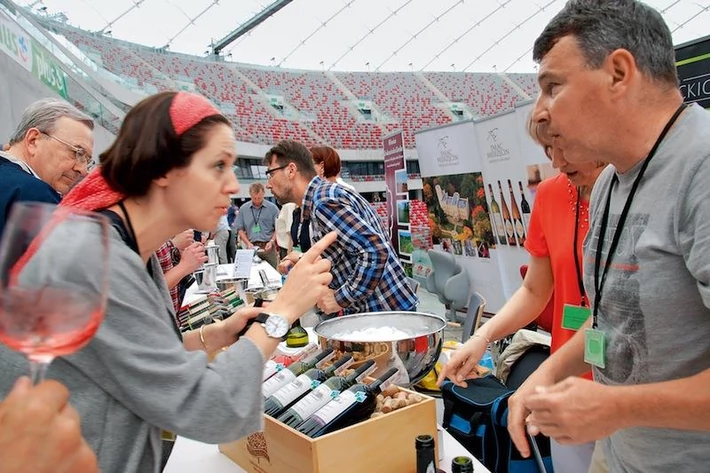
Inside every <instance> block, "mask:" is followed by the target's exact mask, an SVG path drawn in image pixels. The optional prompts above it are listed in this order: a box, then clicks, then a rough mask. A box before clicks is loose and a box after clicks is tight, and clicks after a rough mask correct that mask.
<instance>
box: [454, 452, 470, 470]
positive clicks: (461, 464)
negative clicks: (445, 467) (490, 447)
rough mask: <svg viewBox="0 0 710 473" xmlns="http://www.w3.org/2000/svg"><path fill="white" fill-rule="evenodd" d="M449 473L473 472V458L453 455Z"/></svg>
mask: <svg viewBox="0 0 710 473" xmlns="http://www.w3.org/2000/svg"><path fill="white" fill-rule="evenodd" d="M451 473H473V460H471V458H470V457H467V456H460V457H454V459H453V460H451Z"/></svg>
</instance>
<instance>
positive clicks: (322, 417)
mask: <svg viewBox="0 0 710 473" xmlns="http://www.w3.org/2000/svg"><path fill="white" fill-rule="evenodd" d="M398 371H399V370H398V369H397V368H390V369H389V370H387V371H386V372H385V374H383V375H382V376H380V377H379V378H377V379H376V380H374V381H373V382H372V383H370V384H369V385H368V384H362V383H357V384H355V385H353V386H351V387H350V388H348V389H346V390H345V391H343V392H342V393H340V395H339V396H338V397H336V398H335V399H333V400H332V401H330V402H329V403H328V404H326V405H325V406H323V407H321V408H320V409H318V411H317V412H316V413H315V414H313V415H312V416H311V418H310V419H308V420H307V421H305V422H304V423H303V424H302V425H300V426H299V427H298V430H299V431H301V433H304V434H306V435H308V436H309V437H311V438H316V437H320V436H321V435H325V434H327V433H330V432H333V431H335V430H338V429H341V428H343V427H348V426H350V425H353V424H356V423H358V422H360V421H362V420H365V419H367V418H368V417H369V416H370V414H372V413H373V412H374V410H375V406H376V403H377V402H376V401H377V395H378V394H380V393H381V392H382V390H383V389H384V388H385V387H386V384H387V381H389V380H390V379H391V378H392V377H393V376H394V375H396V374H397V372H398Z"/></svg>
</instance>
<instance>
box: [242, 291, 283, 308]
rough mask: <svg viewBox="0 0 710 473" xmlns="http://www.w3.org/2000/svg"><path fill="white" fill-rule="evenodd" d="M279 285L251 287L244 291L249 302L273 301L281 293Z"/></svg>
mask: <svg viewBox="0 0 710 473" xmlns="http://www.w3.org/2000/svg"><path fill="white" fill-rule="evenodd" d="M279 289H280V288H278V287H266V288H264V287H258V288H257V287H250V288H248V289H247V290H245V291H244V295H245V296H246V299H245V301H246V302H247V304H252V303H254V302H256V301H262V302H273V301H275V300H276V296H277V295H278V293H279Z"/></svg>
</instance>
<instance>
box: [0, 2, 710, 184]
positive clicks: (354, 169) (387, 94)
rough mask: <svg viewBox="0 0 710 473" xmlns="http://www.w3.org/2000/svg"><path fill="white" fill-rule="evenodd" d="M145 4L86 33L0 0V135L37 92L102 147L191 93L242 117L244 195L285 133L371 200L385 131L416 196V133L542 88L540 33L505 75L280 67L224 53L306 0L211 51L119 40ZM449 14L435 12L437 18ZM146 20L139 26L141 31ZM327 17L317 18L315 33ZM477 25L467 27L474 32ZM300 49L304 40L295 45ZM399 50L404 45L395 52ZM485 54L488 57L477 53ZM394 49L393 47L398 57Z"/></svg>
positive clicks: (279, 8) (495, 109)
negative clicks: (79, 115)
mask: <svg viewBox="0 0 710 473" xmlns="http://www.w3.org/2000/svg"><path fill="white" fill-rule="evenodd" d="M146 1H147V2H149V3H150V2H151V0H142V1H132V2H128V4H127V7H126V11H125V12H123V13H122V14H121V15H119V16H118V17H117V18H115V19H114V20H109V21H107V22H106V24H105V25H104V26H103V28H101V29H94V30H92V31H89V30H87V29H81V28H78V27H76V26H73V22H72V21H71V12H69V13H67V12H63V11H58V12H55V13H51V12H50V11H49V9H48V8H47V7H46V6H44V3H49V2H42V1H33V2H24V5H22V6H18V5H17V4H15V3H13V2H11V1H9V0H0V20H2V24H0V27H1V29H0V37H1V39H2V43H3V44H4V48H3V49H2V51H3V53H4V54H0V67H2V69H3V70H4V71H5V72H4V73H3V83H5V84H6V86H5V88H6V89H8V90H6V91H5V93H4V94H2V91H0V94H2V95H0V98H2V99H4V100H7V101H8V102H9V103H10V105H11V106H10V110H9V111H8V110H6V111H5V112H2V113H3V117H2V120H1V121H0V123H1V124H0V128H2V129H1V130H0V131H2V132H3V136H6V135H8V134H9V132H10V131H11V130H10V128H11V125H12V123H14V120H13V118H14V119H15V120H16V117H17V116H19V112H20V111H21V108H22V107H24V106H25V105H26V104H27V103H29V102H30V101H31V100H34V99H37V98H39V97H42V96H47V95H49V94H50V93H55V94H59V95H60V96H63V97H64V98H66V99H67V100H69V101H70V102H71V103H73V104H74V105H76V106H77V107H79V108H80V109H82V110H84V111H86V112H88V113H90V114H91V115H92V116H93V117H95V118H96V120H97V123H98V124H99V125H100V127H99V129H98V130H97V133H96V142H97V145H96V149H97V151H100V150H101V149H103V148H104V147H105V146H106V145H107V144H108V143H109V142H110V141H111V139H112V138H113V136H114V134H115V133H116V131H117V129H118V126H119V125H120V122H121V120H122V118H123V116H125V113H126V111H127V110H128V109H129V108H130V107H131V106H132V105H133V104H135V103H136V102H137V101H139V100H140V99H141V98H142V97H144V96H146V95H148V94H151V93H155V92H158V91H163V90H175V89H180V90H189V91H195V92H199V93H201V94H203V95H205V96H206V97H208V98H209V99H210V100H212V101H213V102H214V103H215V104H217V105H218V106H219V108H220V109H221V110H222V112H223V113H224V114H225V115H226V116H227V117H228V118H229V119H230V120H231V121H232V123H233V126H234V131H235V133H236V136H237V139H238V140H239V149H238V152H239V155H240V158H239V160H238V162H237V164H236V166H235V172H236V174H237V176H238V177H239V178H240V181H241V182H242V183H243V184H247V185H242V186H241V191H240V196H245V195H246V193H247V188H248V183H249V182H252V181H254V180H261V181H264V180H265V175H264V167H263V166H262V158H263V156H264V154H265V152H266V151H267V150H268V148H269V147H270V146H271V145H273V144H274V143H276V142H277V141H279V140H282V139H296V140H299V141H302V142H303V143H305V144H306V145H317V144H326V145H329V146H332V147H333V148H335V149H337V150H338V152H339V154H340V155H341V157H342V158H343V177H344V179H345V180H346V181H350V182H352V183H353V184H354V185H355V187H356V189H357V190H358V191H360V192H361V193H363V194H364V195H366V196H369V197H372V196H374V194H375V193H379V192H382V191H383V190H384V187H385V186H384V169H383V164H384V163H383V152H382V138H383V136H386V135H387V134H389V133H390V132H392V131H395V130H399V129H401V130H403V132H404V141H405V148H406V150H405V156H406V159H407V171H408V174H409V179H410V181H409V189H410V191H411V192H413V193H414V194H417V193H418V190H419V189H421V179H420V177H419V165H418V161H417V155H416V150H415V149H414V133H415V132H417V131H420V130H423V129H427V128H431V127H435V126H439V125H444V124H447V123H450V122H453V121H456V120H470V119H480V118H483V117H486V116H490V115H493V114H496V113H499V112H502V111H505V110H508V109H510V108H511V107H514V106H515V104H516V103H518V102H520V101H525V100H530V99H531V98H533V97H534V96H535V95H536V93H537V90H538V89H537V82H536V79H535V73H534V71H529V72H512V71H513V70H514V69H515V67H513V66H515V64H516V63H517V62H520V60H521V58H523V57H527V56H529V55H530V52H529V51H530V47H531V41H532V39H533V38H534V35H533V36H531V37H530V38H528V42H527V43H524V44H523V46H524V48H527V50H526V51H525V50H524V52H523V53H522V54H519V53H520V51H516V55H515V56H513V61H512V62H511V63H510V65H509V66H508V67H506V68H505V69H504V70H501V71H500V72H498V71H497V70H496V66H495V65H494V66H493V69H494V70H493V71H490V72H469V69H470V68H471V67H475V65H476V62H475V61H472V62H471V63H469V64H468V66H466V68H462V70H453V69H456V68H455V67H453V66H455V64H451V66H452V71H446V72H442V71H437V70H432V69H429V68H421V69H416V70H415V68H414V67H413V64H412V62H410V63H409V64H408V65H409V66H410V70H409V71H401V70H400V71H385V70H384V68H382V67H379V66H378V67H377V68H376V69H377V70H374V71H373V70H368V71H344V70H340V69H339V68H338V67H333V66H337V64H338V62H339V61H340V60H341V59H342V58H343V57H345V56H346V55H343V56H341V57H340V58H338V60H336V61H334V62H333V66H331V67H328V68H326V67H325V65H323V61H321V62H320V64H321V65H323V67H322V68H321V69H320V70H319V69H315V68H312V69H297V68H294V67H291V66H290V63H289V64H282V65H276V64H273V61H272V64H270V65H256V64H246V63H243V62H236V61H234V60H233V59H234V58H233V53H234V51H236V50H238V48H240V47H245V46H244V43H242V44H241V46H240V45H239V44H237V46H231V47H232V49H231V51H232V52H230V53H226V51H228V50H229V47H230V45H233V44H234V42H235V41H237V43H238V41H239V40H240V38H241V39H243V38H245V37H247V36H249V35H251V34H252V33H253V32H254V31H256V30H257V29H258V28H263V27H264V25H266V24H268V23H269V22H271V21H275V20H274V18H275V17H276V16H279V15H288V14H294V12H295V11H296V10H297V9H298V8H299V4H301V5H303V4H307V3H308V1H306V0H303V2H300V1H298V0H296V1H292V0H277V1H275V2H273V3H271V4H269V5H266V6H264V7H263V9H261V10H260V11H258V12H256V13H255V14H253V15H251V16H248V17H246V18H245V19H244V20H243V21H242V22H241V24H239V25H238V27H236V29H233V30H232V31H229V32H228V33H227V34H226V35H225V36H224V37H222V38H221V39H219V40H217V41H214V40H212V41H211V42H210V44H209V47H208V48H207V50H206V51H205V54H204V55H197V54H184V53H180V52H175V50H174V49H175V48H172V47H171V43H167V44H165V45H162V46H157V47H156V46H149V45H141V44H137V43H135V42H129V41H126V40H124V39H118V38H115V37H114V35H113V34H112V32H111V28H112V27H113V28H115V27H116V25H118V24H119V23H120V22H121V21H122V19H123V18H124V17H126V18H127V17H128V16H130V14H131V13H132V12H134V10H136V9H137V8H139V7H140V6H141V4H143V3H145V2H146ZM164 1H165V2H166V3H170V2H168V1H167V0H164ZM332 1H333V2H340V3H343V4H344V5H346V6H348V7H350V6H351V5H352V4H354V3H357V2H354V0H350V1H348V2H346V1H345V0H332ZM363 2H364V3H367V1H366V0H363V1H362V2H360V3H363ZM87 3H90V2H87ZM104 3H105V2H104ZM197 3H200V2H197ZM202 3H204V6H205V8H204V10H201V13H200V15H196V16H194V17H191V16H189V15H188V20H189V21H188V22H187V24H186V25H185V26H184V28H182V29H180V30H179V32H178V34H177V35H175V36H173V37H172V38H171V40H175V39H176V38H178V37H179V35H180V34H181V33H182V32H183V31H185V30H186V29H188V28H189V27H190V26H191V25H195V22H196V21H199V19H200V17H201V16H203V15H204V14H205V13H207V12H209V11H210V9H211V8H212V7H216V5H217V4H219V2H218V1H205V2H202ZM400 3H402V6H401V7H399V8H398V9H397V10H390V14H389V15H385V16H384V17H383V19H382V20H381V21H380V23H378V25H382V24H385V23H387V22H388V21H394V20H393V18H394V17H395V16H396V15H397V14H398V13H400V11H401V10H403V9H404V8H405V6H406V5H407V4H408V3H411V0H410V1H407V2H400ZM445 3H449V4H451V7H447V8H448V9H447V10H446V13H450V11H452V9H454V7H457V6H459V5H462V4H464V2H463V1H449V2H445ZM483 3H486V2H483ZM491 3H492V4H496V5H497V7H495V6H494V7H492V9H491V13H489V16H490V15H493V14H498V13H499V11H500V10H501V9H502V8H503V7H505V6H507V5H508V4H510V3H511V0H498V1H495V2H493V1H491ZM513 3H514V4H515V3H517V4H518V5H527V8H531V10H530V12H529V13H526V14H524V15H523V17H522V18H521V19H519V20H516V21H517V24H516V25H515V24H514V26H517V29H520V28H522V27H524V26H530V25H529V23H530V22H531V20H532V19H533V18H537V19H538V20H539V19H540V18H538V17H540V16H544V17H546V18H549V17H550V16H551V15H552V14H554V12H555V11H556V10H555V8H556V9H559V8H561V6H562V5H563V2H561V1H556V0H553V1H549V2H547V3H545V4H537V3H534V2H533V3H534V7H530V5H531V4H530V3H528V2H525V3H523V2H513ZM666 3H668V4H669V6H668V8H667V9H666V11H663V13H666V12H667V11H668V10H669V9H670V8H671V7H673V5H672V4H678V3H680V2H677V1H676V2H666ZM510 6H514V5H510ZM442 8H443V7H442ZM462 8H463V7H462ZM699 8H700V10H699V11H700V13H699V14H696V15H694V16H692V17H691V18H690V19H686V20H683V19H679V20H675V21H676V24H681V25H688V24H690V23H691V21H697V19H698V17H699V16H700V17H702V16H705V15H706V13H707V11H708V6H705V7H703V6H702V5H699ZM289 10H291V12H289ZM343 10H344V9H343ZM339 14H340V15H346V14H347V12H345V13H343V11H342V10H341V11H339ZM525 15H527V16H525ZM442 17H443V15H440V16H439V17H436V16H435V15H434V18H435V20H436V21H439V20H440V19H441V18H442ZM331 20H332V18H331ZM125 21H128V19H126V20H125ZM143 21H145V19H144V20H143ZM156 21H157V20H156ZM148 22H150V20H148ZM145 24H146V23H142V25H143V27H145ZM432 24H433V23H432ZM543 24H544V23H543ZM324 25H325V23H324V24H323V25H322V26H318V27H317V28H316V29H315V30H314V33H313V34H315V33H317V32H318V31H319V30H320V29H322V27H323V26H324ZM430 26H431V25H430ZM430 26H428V27H427V28H424V29H423V30H420V31H418V32H415V34H414V35H413V36H412V33H411V32H410V33H409V36H410V40H409V41H412V38H416V37H417V35H418V34H422V33H424V32H426V30H428V29H429V28H430ZM464 26H465V25H464ZM477 26H478V25H477V24H474V25H469V27H468V32H470V31H471V30H472V29H475V27H477ZM432 28H433V27H432ZM506 28H508V27H507V26H506ZM375 29H376V28H375ZM375 29H372V28H370V32H369V33H368V34H366V35H365V36H362V37H361V38H360V39H359V40H357V42H356V43H355V46H357V45H359V44H360V43H361V42H363V41H364V40H365V39H370V37H371V36H372V35H373V34H374V33H375ZM515 29H516V28H515V27H513V28H512V30H510V31H506V30H505V28H504V29H503V30H502V31H499V33H498V34H499V35H500V38H499V39H498V40H496V41H494V42H493V44H494V46H496V47H497V46H500V45H501V43H503V42H504V41H505V40H506V38H508V39H510V38H509V37H510V36H511V35H512V34H513V32H514V31H515ZM462 31H464V33H463V34H458V33H457V34H458V37H457V38H462V39H463V38H464V36H465V35H466V34H468V33H467V32H466V28H463V27H462ZM537 32H539V30H536V33H537ZM455 39H456V38H455ZM303 43H305V41H304V42H303ZM453 44H454V43H453V42H452V43H446V44H445V45H444V46H441V47H439V50H438V52H436V54H434V55H433V58H434V59H438V58H439V57H440V56H442V54H443V53H444V52H445V51H447V50H449V49H451V46H452V45H453ZM355 46H351V47H350V49H351V50H353V49H354V48H355ZM492 47H493V46H491V47H489V48H487V50H486V52H487V51H490V50H491V48H492ZM298 48H299V46H298V45H297V46H296V47H295V49H293V50H292V52H294V51H296V50H298ZM401 49H402V48H399V49H395V50H394V54H395V55H396V53H397V51H399V50H401ZM13 53H14V54H15V57H13ZM23 56H31V57H32V58H33V59H31V62H32V63H33V64H32V67H31V68H30V69H28V67H27V64H22V61H23ZM482 56H483V54H479V56H478V57H479V58H480V57H482ZM392 57H393V56H392V54H390V55H389V58H392ZM516 57H517V59H515V58H516ZM273 59H274V58H272V60H273ZM434 59H431V60H429V61H428V63H427V64H431V63H432V62H433V61H434ZM464 59H465V58H464ZM387 60H389V59H387ZM425 60H426V58H422V61H425ZM25 62H26V60H25ZM282 62H287V61H285V60H282ZM341 62H342V61H341ZM385 62H387V61H385ZM383 64H384V62H383ZM23 65H24V69H25V70H23ZM287 65H288V67H286V66H287ZM367 65H368V66H369V62H368V63H367ZM439 65H440V63H439Z"/></svg>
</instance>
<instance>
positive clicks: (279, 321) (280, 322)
mask: <svg viewBox="0 0 710 473" xmlns="http://www.w3.org/2000/svg"><path fill="white" fill-rule="evenodd" d="M289 327H290V325H289V323H288V320H286V319H285V318H283V317H281V316H280V315H275V314H271V315H269V318H268V319H266V322H265V323H264V329H266V333H267V334H268V335H269V336H270V337H272V338H281V337H283V336H284V335H286V333H287V332H288V329H289Z"/></svg>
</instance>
